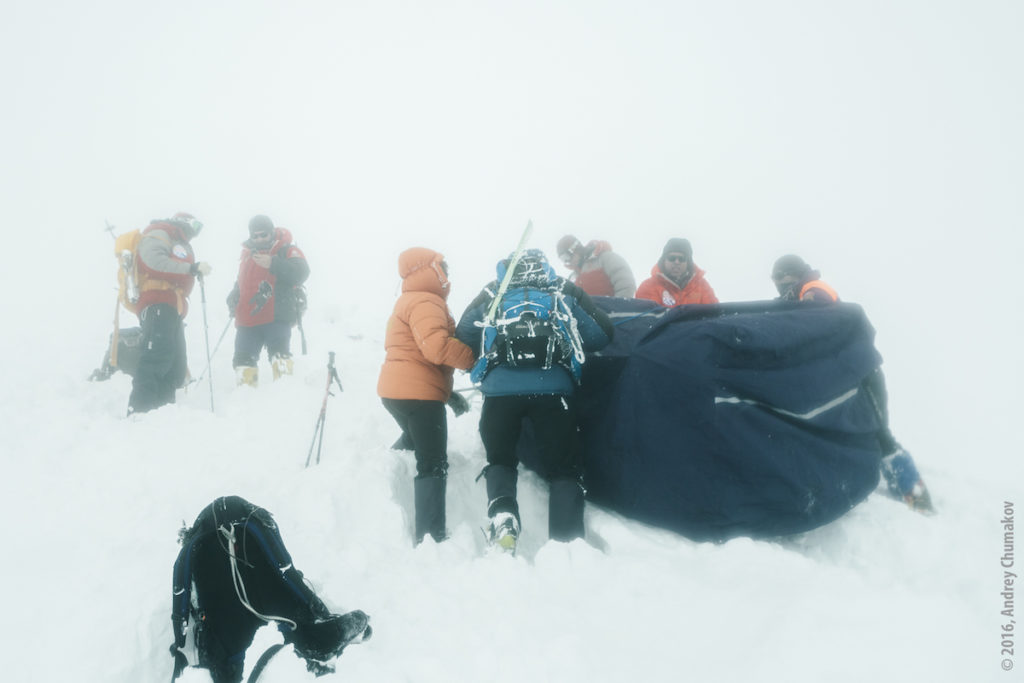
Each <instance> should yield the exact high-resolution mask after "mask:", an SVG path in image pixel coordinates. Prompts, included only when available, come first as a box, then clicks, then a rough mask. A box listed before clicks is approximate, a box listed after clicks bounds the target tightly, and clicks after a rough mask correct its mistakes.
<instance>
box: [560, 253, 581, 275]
mask: <svg viewBox="0 0 1024 683" xmlns="http://www.w3.org/2000/svg"><path fill="white" fill-rule="evenodd" d="M560 256H561V258H562V264H563V265H565V267H566V268H568V269H570V270H577V269H579V267H580V266H581V265H582V264H583V250H582V249H579V248H576V249H573V250H572V251H567V252H565V253H564V254H561V255H560Z"/></svg>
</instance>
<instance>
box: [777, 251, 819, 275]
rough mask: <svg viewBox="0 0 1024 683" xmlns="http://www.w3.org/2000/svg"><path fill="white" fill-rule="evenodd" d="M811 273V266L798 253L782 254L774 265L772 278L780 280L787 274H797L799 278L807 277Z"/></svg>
mask: <svg viewBox="0 0 1024 683" xmlns="http://www.w3.org/2000/svg"><path fill="white" fill-rule="evenodd" d="M810 273H811V267H810V266H809V265H807V263H806V262H805V261H804V260H803V259H802V258H800V257H799V256H797V255H796V254H786V255H785V256H780V257H779V259H778V260H777V261H776V262H775V265H774V266H772V279H773V280H778V279H779V278H781V277H785V276H786V275H795V276H796V277H797V278H799V279H801V280H802V279H803V278H805V277H807V276H808V275H809V274H810Z"/></svg>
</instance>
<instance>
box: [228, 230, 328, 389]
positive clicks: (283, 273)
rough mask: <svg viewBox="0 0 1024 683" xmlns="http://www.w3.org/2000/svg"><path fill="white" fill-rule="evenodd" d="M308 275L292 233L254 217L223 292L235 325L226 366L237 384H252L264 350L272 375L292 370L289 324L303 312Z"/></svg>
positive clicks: (255, 378) (295, 320) (257, 372)
mask: <svg viewBox="0 0 1024 683" xmlns="http://www.w3.org/2000/svg"><path fill="white" fill-rule="evenodd" d="M308 277H309V264H308V263H306V256H305V254H303V253H302V250H301V249H299V248H298V247H297V246H295V244H294V243H293V242H292V233H291V232H290V231H289V230H287V229H285V228H278V227H275V226H274V222H273V221H272V220H270V218H268V217H267V216H263V215H259V216H253V218H252V220H250V221H249V239H247V240H246V241H245V242H243V243H242V256H241V263H240V264H239V266H238V280H236V281H235V287H234V289H232V290H231V294H229V295H228V308H229V309H230V311H231V315H232V316H233V317H234V319H235V328H236V332H235V356H234V358H233V359H232V361H231V364H232V366H233V367H234V368H235V374H236V375H237V377H238V383H239V384H249V385H251V386H256V384H257V382H258V379H259V370H258V368H257V363H258V362H259V357H260V353H261V352H262V351H263V349H264V348H266V349H267V357H268V358H269V359H270V365H271V369H272V370H273V373H274V379H277V378H279V377H280V376H281V375H290V374H291V373H292V354H291V338H292V327H293V326H294V325H295V324H296V322H298V320H299V317H300V316H301V315H302V307H303V305H304V303H305V296H304V293H303V292H302V290H301V285H302V283H303V282H305V281H306V278H308Z"/></svg>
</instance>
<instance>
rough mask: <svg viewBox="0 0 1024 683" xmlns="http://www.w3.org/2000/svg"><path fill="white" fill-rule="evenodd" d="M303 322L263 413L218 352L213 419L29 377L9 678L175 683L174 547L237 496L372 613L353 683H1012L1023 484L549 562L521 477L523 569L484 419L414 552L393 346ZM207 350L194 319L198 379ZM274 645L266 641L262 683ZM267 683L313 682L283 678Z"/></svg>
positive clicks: (312, 567)
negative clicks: (783, 532) (511, 543)
mask: <svg viewBox="0 0 1024 683" xmlns="http://www.w3.org/2000/svg"><path fill="white" fill-rule="evenodd" d="M196 313H198V310H197V311H194V314H196ZM221 320H223V318H222V317H221V318H219V319H218V320H217V323H220V322H221ZM370 322H371V321H367V324H366V325H362V326H360V327H361V328H362V329H368V330H373V329H374V328H375V327H376V328H377V330H378V331H379V330H380V325H379V324H377V323H382V322H383V320H382V319H380V320H376V321H372V322H373V324H370ZM309 323H310V324H309V325H308V326H307V331H308V333H309V336H310V340H311V348H310V353H309V355H308V356H305V357H302V356H300V357H298V362H297V368H296V374H295V375H294V376H292V377H289V378H286V379H284V380H282V381H279V382H277V383H269V382H268V383H265V384H264V385H263V386H260V387H259V388H258V389H256V390H253V389H251V388H247V387H246V388H236V387H234V386H233V381H232V375H231V371H230V368H229V367H225V366H226V364H227V361H228V356H229V354H228V353H226V352H225V351H224V350H222V351H221V352H220V354H218V360H219V361H220V363H219V364H218V365H217V367H216V368H215V371H214V373H213V380H214V387H215V392H216V393H215V398H216V403H217V405H216V412H214V413H211V411H210V406H209V403H210V396H209V392H208V387H207V385H206V384H205V382H204V383H203V384H202V385H201V386H200V387H199V388H198V389H197V390H194V391H191V392H189V393H187V394H185V393H182V394H181V395H180V401H179V403H178V404H176V405H174V406H169V407H166V408H163V409H160V410H158V411H155V412H153V413H149V414H146V415H144V416H141V417H138V418H136V419H126V418H124V417H123V414H124V409H125V402H126V396H127V394H128V391H129V388H130V380H129V378H127V377H126V376H124V375H117V376H115V377H114V378H113V379H112V380H111V381H109V382H106V383H97V384H93V383H88V382H85V381H83V380H84V376H85V375H86V374H88V370H89V369H91V367H92V365H90V361H93V360H94V359H96V353H94V351H96V350H97V348H98V347H99V346H100V345H99V344H92V345H91V346H90V345H86V344H82V345H81V346H80V347H76V348H75V349H72V350H70V351H69V352H68V353H66V354H64V355H62V356H59V357H49V358H47V359H46V360H40V359H39V357H38V356H37V355H34V354H33V355H31V356H30V357H29V358H27V359H26V361H25V363H24V364H20V365H19V367H18V370H19V372H25V373H30V372H33V371H38V372H39V373H40V374H38V375H32V376H33V377H35V378H37V379H36V381H32V382H28V381H26V382H24V383H23V384H21V385H20V386H21V387H22V388H21V389H20V390H19V391H18V392H17V393H16V394H11V393H8V394H5V397H4V404H3V406H2V410H3V414H4V415H7V416H13V418H14V419H12V420H10V422H9V424H8V428H7V429H6V430H5V431H6V432H7V434H8V436H7V439H6V441H7V442H8V444H9V451H8V452H9V453H10V454H11V455H12V456H14V457H9V458H7V464H6V466H5V469H6V470H7V472H6V474H5V481H7V482H8V483H9V485H11V484H13V485H14V486H12V491H11V493H10V494H9V495H7V496H5V499H4V504H5V507H6V508H7V509H5V514H4V519H6V520H8V523H9V526H10V528H11V530H12V531H13V533H11V534H8V543H7V553H8V554H7V556H8V557H9V558H17V562H15V563H14V564H13V566H11V565H9V566H8V570H6V572H5V573H7V574H8V585H9V587H10V588H11V590H10V592H9V597H8V606H9V608H13V609H10V610H9V613H10V614H13V615H17V617H16V618H11V619H8V620H6V621H5V622H4V627H3V628H4V631H5V636H4V641H5V642H7V643H8V645H13V646H14V647H12V650H11V651H10V653H9V654H8V662H7V667H8V673H7V674H6V675H5V678H7V680H12V681H15V680H16V681H50V680H65V678H64V676H65V675H66V674H68V670H69V669H73V670H74V671H75V672H76V673H75V674H74V675H73V676H71V675H67V680H71V679H74V680H95V681H101V680H102V681H117V682H126V683H127V682H129V681H132V682H134V681H159V680H166V679H167V677H168V676H169V672H170V664H171V661H170V657H169V656H168V655H167V652H166V648H167V646H168V645H169V643H170V642H171V634H170V620H169V613H170V578H171V565H172V563H173V560H174V557H175V556H176V553H177V546H176V532H177V529H178V527H180V526H181V523H182V521H183V520H184V521H187V522H189V523H191V521H192V520H193V519H194V517H195V515H196V514H197V513H198V512H199V510H200V509H201V508H202V507H203V506H204V505H206V504H207V503H209V502H210V501H211V500H212V499H213V498H215V497H216V496H219V495H224V494H238V495H242V496H244V497H246V498H248V499H249V500H251V501H254V502H256V503H257V504H259V505H262V506H264V507H266V508H268V509H269V510H271V511H272V512H273V513H274V514H275V516H276V517H277V519H278V521H279V523H280V525H281V528H282V532H283V536H284V539H285V542H286V543H287V545H288V547H289V549H290V550H291V552H292V555H293V557H294V559H295V561H296V564H297V566H299V568H300V569H302V570H303V571H304V572H305V573H306V574H307V576H308V577H309V578H310V579H311V580H313V581H314V582H315V584H316V586H317V588H318V590H319V591H320V593H321V594H322V595H323V596H324V597H325V599H326V600H327V601H328V603H329V604H331V605H332V606H333V607H335V608H336V609H339V610H342V609H343V610H348V609H355V608H360V609H363V610H365V611H366V612H368V613H369V614H370V615H371V617H372V620H373V625H374V627H375V634H374V637H373V638H372V640H370V641H368V642H366V643H364V644H361V645H359V646H353V647H351V648H350V649H349V650H348V651H347V652H346V653H345V655H344V656H343V657H342V658H341V659H340V660H339V671H338V674H337V675H338V676H339V680H342V677H343V680H347V681H374V682H380V681H418V682H419V681H427V682H429V681H451V680H459V681H480V680H486V681H523V680H536V681H623V680H652V681H675V680H681V679H687V680H702V681H703V680H708V681H712V680H713V681H732V680H736V681H741V680H749V679H750V678H752V677H761V678H765V679H767V680H792V681H805V680H806V681H812V680H822V677H824V678H825V679H827V680H833V681H863V680H869V679H870V680H897V679H898V678H902V677H907V676H912V677H915V678H916V677H921V678H923V679H925V680H942V681H956V680H997V676H996V674H995V673H992V674H991V677H988V673H989V672H993V671H995V667H998V666H999V661H1000V657H999V652H998V649H999V648H998V646H999V637H998V636H999V629H998V624H1000V623H1002V622H1001V621H1000V619H1001V617H1000V614H999V612H1000V610H1001V609H1002V602H1001V601H1002V599H1001V598H1000V596H999V590H1001V588H1000V581H1001V571H1002V570H1001V569H1000V567H999V556H1000V553H1001V552H1002V532H1003V529H1002V527H1001V526H1000V525H999V523H998V521H999V518H1000V516H1001V514H1002V511H1003V499H1004V498H1008V499H1010V500H1013V501H1021V500H1024V496H1022V495H1021V493H1022V491H1021V489H1020V480H1019V479H1018V480H1017V481H1016V482H1014V483H1013V484H1007V485H1006V486H1005V488H996V487H993V485H992V484H991V482H990V481H988V480H985V479H979V478H974V477H972V476H971V474H970V472H969V471H966V470H965V469H964V468H960V467H957V466H956V462H955V459H953V460H952V464H950V459H948V458H942V457H936V456H934V455H932V454H919V461H920V465H921V467H922V469H923V471H924V473H925V476H926V477H927V480H928V483H929V484H930V485H931V488H932V490H933V492H934V495H935V503H936V505H937V507H938V509H939V511H940V512H939V514H938V515H937V516H935V517H933V518H926V517H924V516H921V515H918V514H915V513H913V512H910V511H909V510H907V509H906V508H904V507H903V506H902V505H901V504H899V503H896V502H893V501H891V500H889V499H887V498H885V497H883V496H881V495H878V494H875V495H872V496H871V497H870V498H869V499H868V500H867V501H866V502H865V503H863V504H862V505H860V506H859V507H857V508H855V509H854V510H853V511H852V512H851V513H850V514H849V515H847V516H846V517H844V518H843V519H841V520H839V521H838V522H836V523H834V524H831V525H829V526H827V527H824V528H821V529H818V530H816V531H813V532H811V533H808V534H805V535H802V536H800V537H797V538H790V539H780V540H778V541H775V542H770V541H751V540H748V539H737V540H734V541H730V542H728V543H725V544H721V545H714V544H699V543H693V542H690V541H688V540H686V539H684V538H681V537H679V536H677V535H674V534H672V533H669V532H666V531H662V530H659V529H654V528H649V527H645V526H643V525H640V524H637V523H634V522H631V521H629V520H625V519H623V518H621V517H620V516H618V515H616V514H612V513H610V512H608V511H605V510H602V509H600V508H597V507H595V506H589V507H588V510H587V515H586V523H587V529H588V533H587V539H586V541H577V542H574V543H572V544H568V545H566V544H557V543H548V542H546V538H545V535H546V534H545V530H546V527H547V523H546V519H545V517H546V492H545V487H544V486H543V485H542V484H541V483H540V482H539V481H538V480H537V479H536V477H534V476H533V475H531V474H527V475H525V476H524V480H523V482H522V484H521V489H520V490H521V498H522V501H521V504H522V508H523V511H524V527H525V531H524V535H523V538H522V545H521V552H520V554H519V556H517V557H516V558H508V557H490V556H485V555H484V554H483V544H482V534H481V533H480V531H479V528H480V526H481V525H482V523H483V515H484V509H485V502H486V501H485V494H484V490H483V484H482V483H479V484H478V483H475V482H474V478H475V477H476V475H477V474H478V473H479V471H480V469H481V468H482V466H483V463H484V460H483V452H482V447H481V445H480V442H479V437H478V436H477V434H476V417H477V416H478V408H479V406H478V405H477V406H475V410H474V411H473V413H471V414H469V415H466V416H463V417H461V418H459V419H452V420H451V421H450V427H451V439H450V458H451V471H450V479H449V481H450V484H449V485H450V488H449V494H448V497H449V505H448V515H449V526H450V528H451V531H452V538H451V539H450V540H449V541H447V542H445V543H442V544H439V545H435V544H434V543H432V542H427V543H426V544H424V545H423V546H421V547H419V548H417V549H413V547H412V545H411V540H410V539H411V502H412V474H413V471H414V469H413V462H412V458H411V455H410V454H407V453H400V452H395V451H391V450H389V449H388V447H387V445H388V444H390V443H391V442H392V441H393V439H394V438H395V437H396V436H397V429H396V427H395V426H394V425H393V424H392V421H391V418H390V416H388V415H387V413H386V412H385V411H384V410H383V409H382V408H381V407H379V405H378V403H377V401H376V399H375V396H374V385H375V381H376V371H377V368H378V365H379V362H380V359H381V356H382V351H381V347H382V344H381V335H380V334H377V333H374V332H373V331H370V332H368V333H367V334H365V335H349V334H346V333H344V332H343V331H342V330H340V329H338V328H339V327H340V326H339V325H337V324H331V323H330V322H328V321H326V320H325V319H324V318H323V316H321V315H312V316H311V318H310V321H309ZM216 327H218V328H219V325H218V326H216ZM200 331H201V328H199V327H196V325H195V320H193V324H192V325H190V326H189V333H190V334H189V339H190V343H191V355H192V358H193V364H194V368H195V367H201V361H200V360H199V358H202V357H203V355H204V354H203V348H204V347H203V340H202V336H201V334H200ZM92 338H93V340H96V339H101V336H100V334H99V333H97V334H95V335H93V337H92ZM229 339H230V336H229ZM100 350H102V349H100ZM327 350H334V351H336V352H337V353H338V359H339V360H338V368H339V373H340V375H341V378H342V382H343V385H344V389H345V390H344V392H343V393H340V394H338V395H336V396H334V397H332V398H331V399H330V400H329V403H328V410H327V423H326V428H325V429H326V431H325V444H324V454H323V459H322V462H321V464H320V465H319V466H316V467H311V468H309V469H305V468H304V462H305V459H306V455H307V453H308V449H309V442H310V440H311V438H312V434H313V428H314V423H315V420H316V417H317V414H318V410H319V407H320V402H321V399H322V396H323V388H324V384H325V378H326V370H325V362H326V356H327V353H326V352H327ZM87 351H88V352H87ZM93 364H94V363H93ZM263 369H264V372H265V373H267V374H268V370H269V368H266V367H264V368H263ZM27 377H28V375H26V378H27ZM39 377H45V378H46V381H38V378H39ZM462 381H465V378H463V380H462ZM940 455H941V454H940ZM1004 491H1005V493H1006V495H1004ZM276 637H277V636H276V634H275V633H274V632H273V631H270V630H269V629H264V630H263V631H261V633H260V635H258V637H257V642H256V644H255V645H254V646H253V649H252V650H251V653H252V654H250V657H249V664H250V665H251V664H252V662H254V661H255V659H256V656H257V655H258V653H259V652H260V651H261V650H262V647H261V645H263V646H265V645H268V644H269V643H271V642H274V640H275V639H276ZM57 643H59V646H58V647H57V648H56V650H55V649H54V648H55V645H56V644H57ZM54 667H58V668H59V669H60V670H61V671H63V673H58V672H57V671H56V670H55V669H54ZM11 671H13V672H14V673H10V672H11ZM999 673H1001V672H999ZM264 675H265V677H266V679H265V680H266V681H268V682H273V681H280V682H285V681H306V680H308V677H309V674H307V673H306V672H305V669H304V666H303V665H302V662H301V661H300V660H298V659H297V658H295V657H292V656H290V655H289V656H279V657H278V658H277V659H275V660H274V662H273V663H272V665H271V666H270V667H269V668H268V670H267V672H266V673H265V674H264ZM182 680H184V681H193V682H195V681H203V680H208V678H207V676H206V674H205V672H202V671H195V670H194V671H190V672H189V675H188V676H187V677H185V678H183V679H182ZM1007 680H1012V678H1010V677H1007Z"/></svg>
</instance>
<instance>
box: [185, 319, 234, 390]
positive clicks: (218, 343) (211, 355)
mask: <svg viewBox="0 0 1024 683" xmlns="http://www.w3.org/2000/svg"><path fill="white" fill-rule="evenodd" d="M233 321H234V318H228V324H227V325H225V326H224V331H223V332H221V333H220V337H219V338H218V339H217V343H216V344H214V345H213V352H212V353H211V354H210V358H211V359H212V358H213V357H214V356H216V355H217V349H219V348H220V344H221V342H222V341H224V337H225V336H226V335H227V333H228V330H230V329H231V323H232V322H233ZM209 371H210V363H209V362H207V363H206V368H204V369H203V371H202V372H201V373H200V374H199V377H198V378H196V379H194V380H192V381H191V382H189V384H199V383H200V382H202V381H203V378H204V377H206V373H208V372H209Z"/></svg>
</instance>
